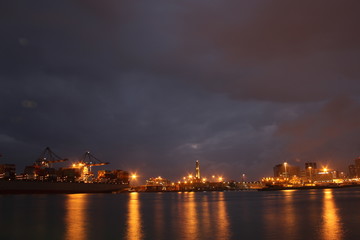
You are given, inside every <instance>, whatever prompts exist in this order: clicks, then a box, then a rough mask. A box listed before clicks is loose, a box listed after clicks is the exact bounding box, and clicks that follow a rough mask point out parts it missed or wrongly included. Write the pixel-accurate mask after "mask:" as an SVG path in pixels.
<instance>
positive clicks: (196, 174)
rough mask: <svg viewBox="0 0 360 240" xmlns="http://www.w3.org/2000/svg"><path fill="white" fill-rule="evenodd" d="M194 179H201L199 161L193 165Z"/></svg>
mask: <svg viewBox="0 0 360 240" xmlns="http://www.w3.org/2000/svg"><path fill="white" fill-rule="evenodd" d="M195 178H196V179H197V180H200V179H201V176H200V163H199V160H196V163H195Z"/></svg>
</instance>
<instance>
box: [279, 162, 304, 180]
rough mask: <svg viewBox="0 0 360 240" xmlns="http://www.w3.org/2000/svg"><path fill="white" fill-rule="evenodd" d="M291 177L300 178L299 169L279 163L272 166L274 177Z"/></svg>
mask: <svg viewBox="0 0 360 240" xmlns="http://www.w3.org/2000/svg"><path fill="white" fill-rule="evenodd" d="M293 176H300V167H298V166H293V165H290V164H288V163H286V162H285V163H281V164H277V165H275V166H274V177H275V178H278V177H286V178H291V177H293Z"/></svg>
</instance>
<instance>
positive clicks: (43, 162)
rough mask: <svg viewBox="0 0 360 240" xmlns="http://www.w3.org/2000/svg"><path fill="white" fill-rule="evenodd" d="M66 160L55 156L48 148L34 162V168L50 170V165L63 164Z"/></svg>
mask: <svg viewBox="0 0 360 240" xmlns="http://www.w3.org/2000/svg"><path fill="white" fill-rule="evenodd" d="M67 160H68V159H67V158H61V157H59V156H58V155H56V154H55V153H54V152H53V151H51V149H50V148H49V147H47V148H45V150H44V151H43V152H42V154H41V155H40V157H39V158H38V160H36V161H35V163H34V166H35V167H40V168H50V167H51V164H52V163H58V162H65V161H67Z"/></svg>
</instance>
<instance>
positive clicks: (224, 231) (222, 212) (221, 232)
mask: <svg viewBox="0 0 360 240" xmlns="http://www.w3.org/2000/svg"><path fill="white" fill-rule="evenodd" d="M217 202H218V204H217V205H218V206H217V231H216V233H217V239H229V238H230V232H229V216H228V213H227V210H226V202H225V193H224V192H219V198H218V201H217Z"/></svg>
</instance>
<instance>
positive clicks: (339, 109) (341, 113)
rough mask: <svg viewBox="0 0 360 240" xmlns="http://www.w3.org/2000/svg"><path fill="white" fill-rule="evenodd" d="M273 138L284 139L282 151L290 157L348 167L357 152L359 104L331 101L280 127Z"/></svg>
mask: <svg viewBox="0 0 360 240" xmlns="http://www.w3.org/2000/svg"><path fill="white" fill-rule="evenodd" d="M277 134H279V135H282V136H287V137H288V142H287V144H286V145H287V148H286V150H287V151H288V153H289V154H291V155H293V157H295V156H296V157H298V158H302V159H304V160H307V161H309V160H316V161H319V162H323V164H326V163H332V165H334V164H335V165H336V166H337V167H340V166H341V165H348V164H350V163H351V162H352V158H354V157H355V156H357V155H358V153H359V151H360V145H359V141H358V140H357V138H358V137H357V136H358V135H359V134H360V103H359V102H358V101H355V100H353V99H349V98H347V97H341V98H337V99H334V100H332V101H330V102H328V103H326V104H324V106H323V107H321V108H320V109H319V110H318V111H316V112H313V113H309V114H306V115H303V116H300V117H299V118H297V119H294V120H293V121H289V122H286V123H283V124H282V125H281V126H280V127H279V129H278V131H277Z"/></svg>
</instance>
